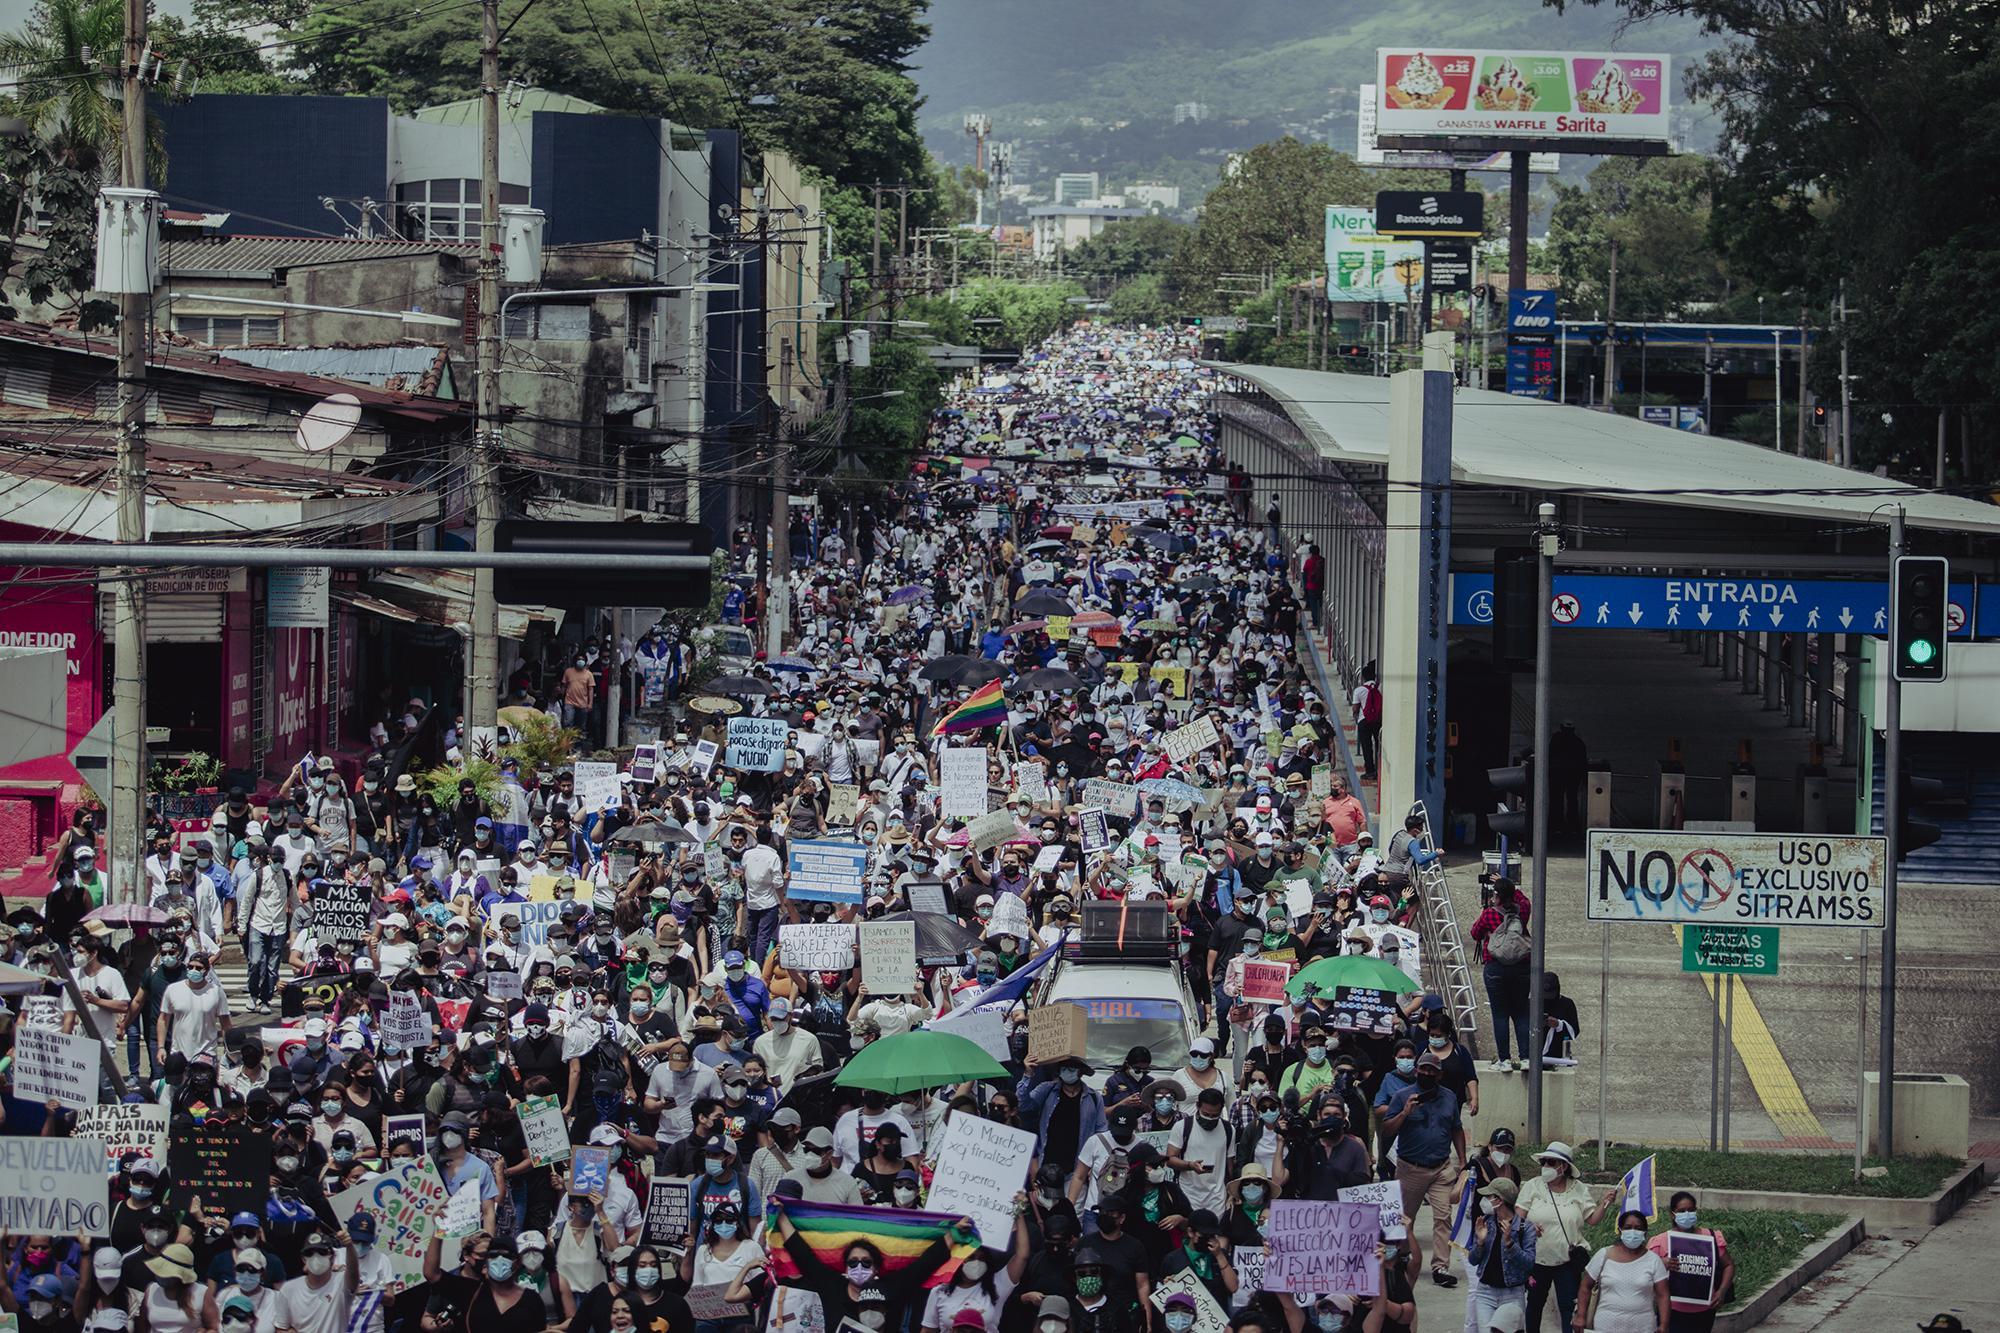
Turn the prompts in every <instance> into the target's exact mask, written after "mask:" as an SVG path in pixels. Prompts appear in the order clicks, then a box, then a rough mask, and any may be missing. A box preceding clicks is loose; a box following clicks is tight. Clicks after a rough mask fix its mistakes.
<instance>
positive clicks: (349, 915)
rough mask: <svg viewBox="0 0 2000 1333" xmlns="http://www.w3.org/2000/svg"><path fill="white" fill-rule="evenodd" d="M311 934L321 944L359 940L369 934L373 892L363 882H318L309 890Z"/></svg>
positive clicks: (339, 880) (336, 880)
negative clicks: (310, 897)
mask: <svg viewBox="0 0 2000 1333" xmlns="http://www.w3.org/2000/svg"><path fill="white" fill-rule="evenodd" d="M311 894H312V932H313V936H314V938H316V939H317V940H319V941H320V943H322V944H324V943H326V942H327V941H328V940H358V939H360V938H361V937H362V936H364V935H366V934H367V933H368V925H369V922H368V914H369V909H370V907H371V905H372V903H373V896H374V895H373V893H372V891H371V890H370V889H369V887H368V884H367V882H366V881H363V882H362V883H359V884H350V883H348V882H347V881H346V880H344V879H327V880H321V881H320V882H319V883H318V884H316V885H314V886H313V888H312V890H311Z"/></svg>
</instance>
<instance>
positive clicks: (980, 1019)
mask: <svg viewBox="0 0 2000 1333" xmlns="http://www.w3.org/2000/svg"><path fill="white" fill-rule="evenodd" d="M924 1026H925V1027H926V1028H928V1029H929V1030H931V1031H932V1032H949V1033H951V1034H952V1035H953V1036H954V1037H963V1038H965V1039H966V1040H967V1041H969V1042H971V1043H972V1044H973V1045H975V1046H977V1047H978V1048H979V1049H980V1050H982V1051H984V1052H986V1053H987V1054H988V1055H990V1056H992V1057H993V1058H994V1059H995V1060H998V1061H999V1062H1000V1063H1001V1064H1006V1063H1007V1062H1008V1061H1009V1060H1011V1059H1013V1058H1014V1052H1013V1049H1012V1048H1011V1047H1009V1046H1008V1044H1007V1010H1006V1008H1005V1007H1004V1006H1002V1005H997V1004H995V1005H990V1006H988V1005H972V1004H968V1005H966V1006H965V1007H964V1008H961V1009H954V1010H952V1011H951V1012H950V1013H948V1014H946V1015H945V1016H944V1017H943V1018H936V1019H932V1020H931V1021H930V1022H928V1023H926V1024H924Z"/></svg>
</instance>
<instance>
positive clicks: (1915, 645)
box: [1904, 639, 1937, 666]
mask: <svg viewBox="0 0 2000 1333" xmlns="http://www.w3.org/2000/svg"><path fill="white" fill-rule="evenodd" d="M1904 655H1905V656H1907V657H1908V658H1909V659H1910V661H1912V662H1914V663H1915V664H1916V665H1918V666H1928V665H1930V662H1931V659H1933V658H1935V657H1936V656H1937V645H1936V644H1934V643H1932V642H1931V641H1930V640H1929V639H1911V640H1910V643H1909V646H1908V647H1907V648H1905V649H1904Z"/></svg>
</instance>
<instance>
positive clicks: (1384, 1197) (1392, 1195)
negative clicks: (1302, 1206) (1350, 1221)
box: [1334, 1180, 1410, 1240]
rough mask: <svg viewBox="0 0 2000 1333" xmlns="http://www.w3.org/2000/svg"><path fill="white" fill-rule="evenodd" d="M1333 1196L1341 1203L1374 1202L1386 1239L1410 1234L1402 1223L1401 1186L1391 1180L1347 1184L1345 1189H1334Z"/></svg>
mask: <svg viewBox="0 0 2000 1333" xmlns="http://www.w3.org/2000/svg"><path fill="white" fill-rule="evenodd" d="M1334 1197H1335V1198H1337V1199H1339V1200H1340V1201H1341V1202H1342V1203H1372V1204H1374V1205H1375V1207H1376V1208H1377V1209H1379V1210H1380V1222H1381V1226H1382V1235H1383V1236H1384V1237H1385V1238H1386V1239H1388V1240H1402V1239H1403V1238H1404V1237H1405V1236H1408V1235H1409V1234H1410V1230H1409V1228H1408V1227H1407V1226H1405V1225H1404V1223H1403V1187H1402V1186H1401V1185H1399V1184H1397V1183H1396V1182H1395V1181H1393V1180H1378V1181H1374V1182H1372V1183H1370V1184H1367V1185H1349V1186H1348V1187H1347V1188H1346V1189H1343V1190H1336V1191H1334Z"/></svg>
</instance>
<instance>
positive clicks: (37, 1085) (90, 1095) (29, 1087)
mask: <svg viewBox="0 0 2000 1333" xmlns="http://www.w3.org/2000/svg"><path fill="white" fill-rule="evenodd" d="M102 1049H103V1048H102V1047H101V1046H100V1045H99V1044H98V1041H97V1038H95V1037H86V1036H82V1035H80V1034H67V1033H63V1032H59V1031H57V1030H56V1029H54V1028H24V1027H17V1028H15V1029H14V1095H15V1096H17V1097H20V1098H23V1099H25V1100H27V1101H31V1102H50V1101H52V1102H56V1103H59V1104H60V1105H62V1106H63V1107H65V1108H66V1109H68V1110H72V1111H80V1110H82V1109H84V1108H85V1107H87V1106H95V1105H97V1063H98V1060H97V1057H98V1052H99V1051H100V1050H102Z"/></svg>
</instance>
